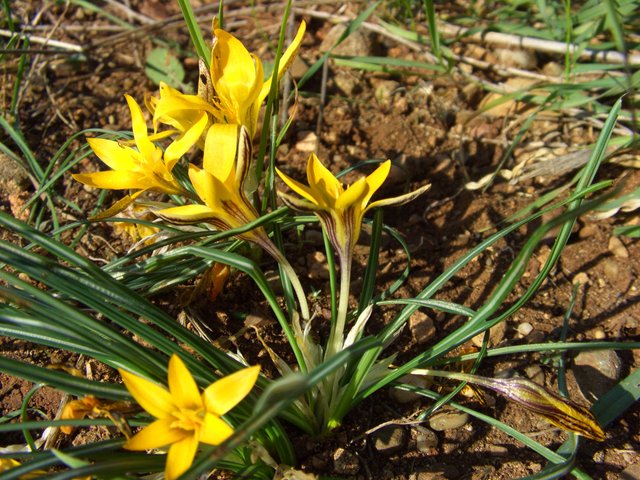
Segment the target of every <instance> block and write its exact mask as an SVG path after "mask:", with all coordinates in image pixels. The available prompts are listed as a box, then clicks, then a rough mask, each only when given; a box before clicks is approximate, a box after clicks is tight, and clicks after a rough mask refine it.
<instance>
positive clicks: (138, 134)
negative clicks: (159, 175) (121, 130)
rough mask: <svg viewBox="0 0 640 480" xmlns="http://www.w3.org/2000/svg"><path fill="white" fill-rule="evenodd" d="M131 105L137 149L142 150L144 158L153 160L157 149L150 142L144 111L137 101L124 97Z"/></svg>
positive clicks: (132, 124) (132, 125) (127, 96)
mask: <svg viewBox="0 0 640 480" xmlns="http://www.w3.org/2000/svg"><path fill="white" fill-rule="evenodd" d="M124 97H125V98H126V99H127V103H128V104H129V110H130V111H131V128H132V130H133V138H134V139H135V141H136V147H138V150H140V153H142V155H143V157H144V158H151V157H152V155H153V152H154V151H155V149H156V147H155V145H154V144H153V143H151V141H150V140H149V133H148V131H147V122H146V121H145V119H144V116H143V115H142V110H141V109H140V106H139V105H138V104H137V103H136V101H135V100H134V99H133V98H132V97H131V96H129V95H125V96H124Z"/></svg>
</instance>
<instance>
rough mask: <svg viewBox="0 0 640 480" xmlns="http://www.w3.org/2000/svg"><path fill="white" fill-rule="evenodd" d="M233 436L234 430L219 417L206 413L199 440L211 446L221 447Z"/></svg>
mask: <svg viewBox="0 0 640 480" xmlns="http://www.w3.org/2000/svg"><path fill="white" fill-rule="evenodd" d="M231 435H233V428H231V427H230V426H229V425H228V424H227V422H225V421H224V420H222V419H221V418H220V417H218V416H217V415H214V414H212V413H206V414H205V416H204V422H203V423H202V427H201V430H200V436H199V439H200V441H201V442H203V443H206V444H209V445H220V444H221V443H222V442H224V441H225V440H226V439H227V438H229V437H230V436H231Z"/></svg>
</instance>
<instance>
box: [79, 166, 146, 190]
mask: <svg viewBox="0 0 640 480" xmlns="http://www.w3.org/2000/svg"><path fill="white" fill-rule="evenodd" d="M73 178H74V180H76V181H78V182H80V183H84V184H85V185H89V186H90V187H94V188H108V189H109V190H127V189H131V190H138V189H144V188H149V187H153V185H150V183H149V179H148V178H147V176H146V175H145V174H144V173H141V172H127V171H123V170H108V171H106V172H94V173H75V174H73Z"/></svg>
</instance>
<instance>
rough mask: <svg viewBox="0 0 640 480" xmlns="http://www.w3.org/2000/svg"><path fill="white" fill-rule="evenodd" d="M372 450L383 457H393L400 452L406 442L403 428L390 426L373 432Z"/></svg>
mask: <svg viewBox="0 0 640 480" xmlns="http://www.w3.org/2000/svg"><path fill="white" fill-rule="evenodd" d="M372 437H373V448H375V449H376V450H377V451H378V452H380V453H382V454H384V455H393V454H394V453H396V452H399V451H400V450H402V449H403V448H404V446H405V443H406V440H407V432H406V431H405V429H404V428H402V427H399V426H397V425H391V426H388V427H384V428H381V429H380V430H376V431H375V432H373V435H372Z"/></svg>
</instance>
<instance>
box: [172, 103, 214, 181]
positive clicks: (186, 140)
mask: <svg viewBox="0 0 640 480" xmlns="http://www.w3.org/2000/svg"><path fill="white" fill-rule="evenodd" d="M208 123H209V117H207V114H206V113H205V112H203V113H201V114H200V119H199V120H198V121H197V122H196V123H195V125H193V126H192V127H191V128H189V129H188V130H187V131H186V132H184V134H183V135H182V136H181V137H180V138H178V139H177V140H174V141H173V142H171V145H169V146H168V147H167V149H166V150H165V151H164V161H165V164H166V166H167V170H169V171H171V170H173V167H174V166H175V164H176V162H177V161H178V160H180V157H182V156H183V155H184V154H185V153H187V151H189V149H190V148H191V147H193V146H194V145H195V144H196V143H197V142H198V140H199V139H200V136H201V135H202V133H203V132H204V129H205V128H207V124H208Z"/></svg>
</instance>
